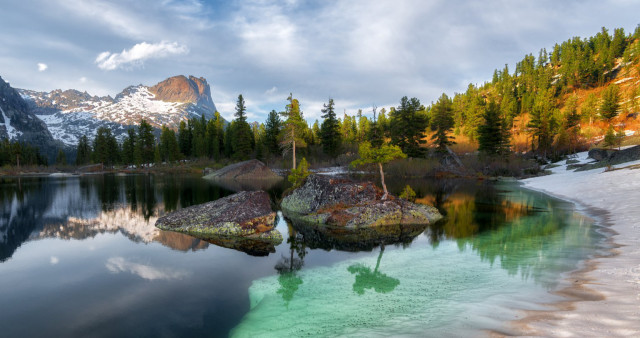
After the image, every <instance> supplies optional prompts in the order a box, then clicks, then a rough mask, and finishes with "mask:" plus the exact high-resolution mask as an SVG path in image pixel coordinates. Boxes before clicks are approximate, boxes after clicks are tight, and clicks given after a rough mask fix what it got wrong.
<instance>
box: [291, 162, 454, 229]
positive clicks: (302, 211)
mask: <svg viewBox="0 0 640 338" xmlns="http://www.w3.org/2000/svg"><path fill="white" fill-rule="evenodd" d="M382 195H383V193H382V191H381V190H380V189H379V188H377V187H376V186H375V185H374V184H373V183H371V182H362V183H358V182H353V181H350V180H346V179H336V178H330V177H324V176H319V175H310V176H309V177H308V178H307V179H306V181H305V183H304V184H303V185H302V186H301V187H300V188H298V189H296V190H294V191H293V192H292V193H291V194H290V195H288V196H286V197H285V198H284V199H283V200H282V203H281V208H282V213H283V214H284V216H286V217H287V218H289V219H290V220H292V221H293V223H294V225H295V224H296V223H301V224H303V225H306V226H313V227H329V228H339V229H343V230H357V229H363V228H371V229H376V228H380V229H382V228H384V227H387V226H398V225H412V226H419V225H425V226H426V225H428V224H430V223H432V222H435V221H438V220H440V219H441V218H442V215H440V213H439V212H438V210H437V209H436V208H434V207H432V206H427V205H421V204H414V203H411V202H408V201H405V200H402V199H399V198H395V197H393V196H389V197H388V198H387V199H386V200H384V201H383V200H381V197H382Z"/></svg>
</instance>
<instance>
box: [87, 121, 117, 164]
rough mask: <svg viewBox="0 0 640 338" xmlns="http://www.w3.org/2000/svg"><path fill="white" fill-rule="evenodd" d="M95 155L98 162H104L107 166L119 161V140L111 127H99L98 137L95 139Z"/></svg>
mask: <svg viewBox="0 0 640 338" xmlns="http://www.w3.org/2000/svg"><path fill="white" fill-rule="evenodd" d="M93 157H94V161H95V162H96V163H102V164H104V165H107V166H111V165H114V164H116V163H117V162H118V157H119V154H118V142H117V141H116V138H115V136H113V134H111V130H110V129H109V128H106V127H100V128H98V132H97V133H96V137H95V139H94V140H93Z"/></svg>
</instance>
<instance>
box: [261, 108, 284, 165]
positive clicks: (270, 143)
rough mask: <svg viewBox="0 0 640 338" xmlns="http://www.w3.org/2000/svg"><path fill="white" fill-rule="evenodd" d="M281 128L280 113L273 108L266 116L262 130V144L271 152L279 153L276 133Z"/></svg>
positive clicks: (278, 133) (278, 132)
mask: <svg viewBox="0 0 640 338" xmlns="http://www.w3.org/2000/svg"><path fill="white" fill-rule="evenodd" d="M281 129H282V122H281V121H280V115H278V113H277V112H276V111H275V110H272V111H271V112H270V113H269V116H268V117H267V122H266V124H265V131H264V144H265V146H266V147H267V150H268V151H269V153H271V154H278V153H280V146H279V144H278V135H280V130H281Z"/></svg>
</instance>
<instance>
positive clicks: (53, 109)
mask: <svg viewBox="0 0 640 338" xmlns="http://www.w3.org/2000/svg"><path fill="white" fill-rule="evenodd" d="M19 92H20V94H21V95H22V97H23V98H25V100H26V101H27V103H28V104H29V105H30V108H31V111H32V112H34V113H35V114H36V116H37V117H38V118H39V119H40V120H42V121H44V123H45V124H46V125H47V127H48V129H49V131H50V132H51V134H52V135H53V138H55V139H56V140H60V141H62V142H63V143H65V144H66V145H69V146H75V145H77V143H78V139H79V138H80V137H81V136H82V135H87V137H89V139H92V138H93V137H94V135H95V134H96V131H97V129H98V128H99V127H103V126H104V127H108V128H110V129H111V131H112V132H113V133H114V134H115V135H116V137H118V138H119V139H122V138H123V137H124V134H125V133H126V131H127V129H129V128H130V127H131V126H132V125H137V124H138V123H140V120H141V119H145V120H146V121H147V122H149V124H151V125H152V126H154V127H156V128H160V127H161V126H162V125H166V126H168V127H169V128H177V126H178V125H179V123H180V121H183V120H186V119H188V118H190V117H192V116H201V115H202V114H204V115H205V117H207V118H212V117H213V116H214V113H215V111H216V106H215V104H214V103H213V100H212V98H211V90H210V88H209V84H208V83H207V80H205V79H204V78H196V77H193V76H189V77H188V78H187V77H186V76H182V75H180V76H174V77H171V78H169V79H166V80H164V81H162V82H160V83H158V84H156V85H155V86H152V87H147V86H144V85H137V86H130V87H127V88H126V89H124V90H123V91H122V92H121V93H120V94H118V95H116V97H115V98H111V97H110V96H104V97H98V96H91V95H89V94H88V93H86V92H84V93H83V92H79V91H77V90H66V91H62V90H54V91H51V92H49V93H45V92H35V91H31V90H24V89H20V90H19Z"/></svg>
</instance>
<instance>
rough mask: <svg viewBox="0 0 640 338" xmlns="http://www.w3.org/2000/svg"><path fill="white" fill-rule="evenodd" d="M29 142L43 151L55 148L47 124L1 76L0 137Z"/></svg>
mask: <svg viewBox="0 0 640 338" xmlns="http://www.w3.org/2000/svg"><path fill="white" fill-rule="evenodd" d="M5 138H6V139H9V140H11V141H20V142H28V143H30V144H32V145H34V146H37V147H39V148H40V149H41V150H42V151H43V152H46V151H48V150H50V149H51V148H55V144H54V141H53V138H52V137H51V134H50V133H49V131H48V130H47V126H46V125H45V124H44V123H43V122H42V121H41V120H40V119H38V118H37V117H36V116H35V115H34V114H33V113H32V112H31V111H30V109H29V106H28V104H27V103H26V102H25V101H24V100H23V99H22V97H20V95H19V94H18V91H16V90H15V89H14V88H12V87H11V86H10V85H9V83H7V82H5V81H4V80H3V79H2V78H1V77H0V139H5Z"/></svg>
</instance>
